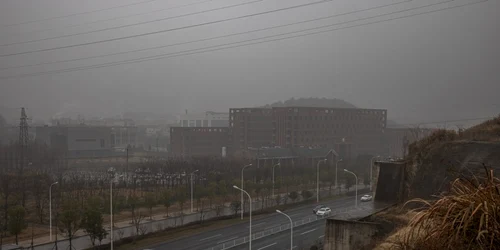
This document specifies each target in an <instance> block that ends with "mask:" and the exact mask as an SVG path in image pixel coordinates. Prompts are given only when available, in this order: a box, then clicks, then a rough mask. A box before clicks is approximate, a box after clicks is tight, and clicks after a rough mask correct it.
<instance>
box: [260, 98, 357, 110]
mask: <svg viewBox="0 0 500 250" xmlns="http://www.w3.org/2000/svg"><path fill="white" fill-rule="evenodd" d="M293 106H302V107H325V108H357V107H356V106H354V105H353V104H351V103H349V102H346V101H344V100H341V99H336V98H334V99H329V98H298V99H295V98H291V99H288V100H286V101H284V102H282V101H279V102H275V103H272V104H267V105H265V106H264V107H266V108H271V107H293Z"/></svg>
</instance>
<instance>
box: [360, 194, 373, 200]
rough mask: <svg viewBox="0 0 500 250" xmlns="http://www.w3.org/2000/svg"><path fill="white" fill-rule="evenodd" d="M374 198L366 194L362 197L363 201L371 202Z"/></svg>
mask: <svg viewBox="0 0 500 250" xmlns="http://www.w3.org/2000/svg"><path fill="white" fill-rule="evenodd" d="M372 199H373V197H372V196H371V195H369V194H365V195H363V196H362V197H361V201H371V200H372Z"/></svg>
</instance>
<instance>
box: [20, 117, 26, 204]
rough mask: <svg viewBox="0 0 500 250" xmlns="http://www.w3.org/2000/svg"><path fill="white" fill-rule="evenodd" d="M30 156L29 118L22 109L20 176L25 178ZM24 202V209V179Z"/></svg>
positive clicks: (23, 182)
mask: <svg viewBox="0 0 500 250" xmlns="http://www.w3.org/2000/svg"><path fill="white" fill-rule="evenodd" d="M27 155H28V117H27V116H26V110H25V109H24V108H21V119H20V122H19V175H20V176H21V178H24V168H25V167H26V160H27ZM22 195H23V197H22V202H23V207H24V206H25V204H26V188H25V181H24V179H22Z"/></svg>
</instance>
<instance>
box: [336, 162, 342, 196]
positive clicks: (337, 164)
mask: <svg viewBox="0 0 500 250" xmlns="http://www.w3.org/2000/svg"><path fill="white" fill-rule="evenodd" d="M341 161H342V159H338V160H337V161H336V162H335V189H337V188H338V187H339V186H338V182H337V180H338V179H337V175H338V171H337V168H338V166H339V162H341Z"/></svg>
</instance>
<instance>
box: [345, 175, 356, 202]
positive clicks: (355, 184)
mask: <svg viewBox="0 0 500 250" xmlns="http://www.w3.org/2000/svg"><path fill="white" fill-rule="evenodd" d="M344 172H347V173H350V174H352V175H354V178H356V184H355V185H354V187H355V188H356V199H355V200H354V205H355V206H356V207H358V176H357V175H356V174H355V173H353V172H351V171H349V170H347V169H345V168H344Z"/></svg>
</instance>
